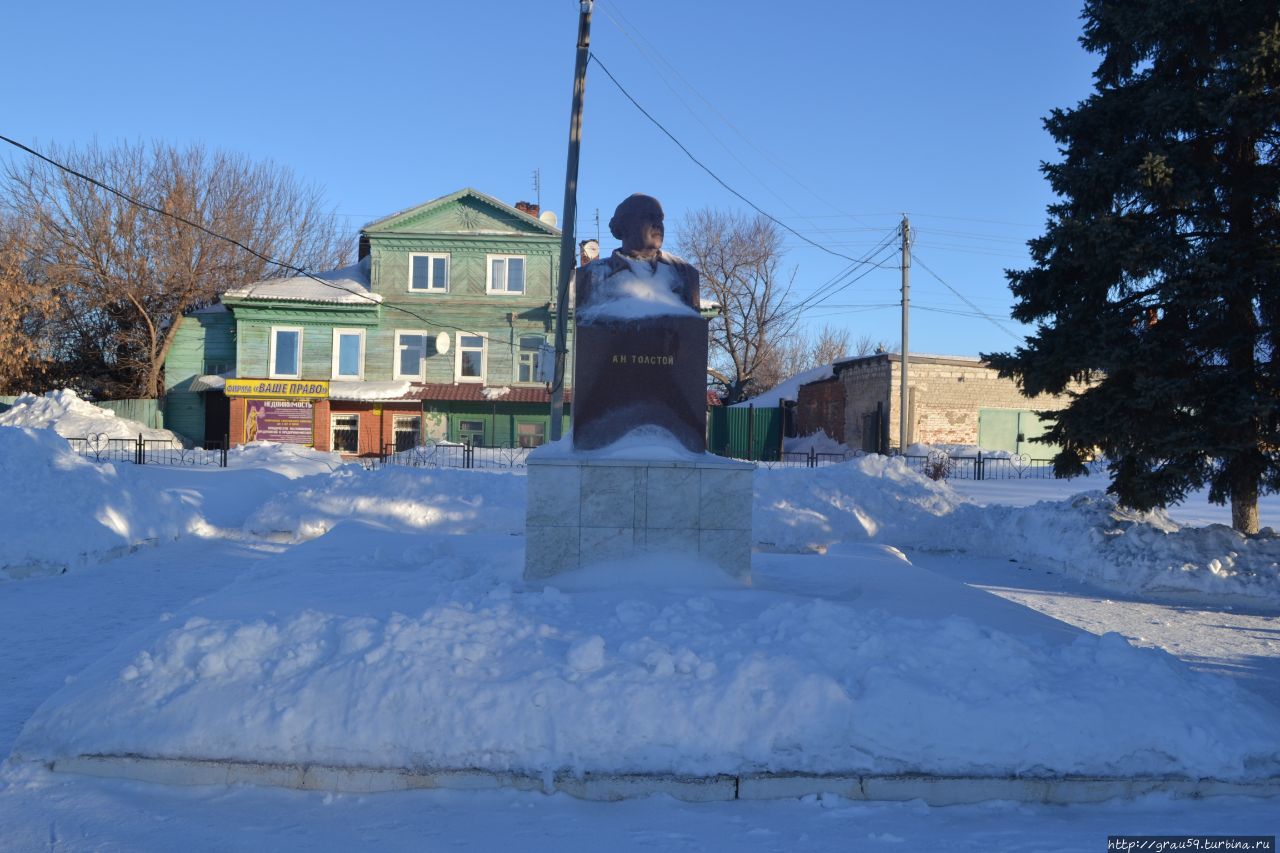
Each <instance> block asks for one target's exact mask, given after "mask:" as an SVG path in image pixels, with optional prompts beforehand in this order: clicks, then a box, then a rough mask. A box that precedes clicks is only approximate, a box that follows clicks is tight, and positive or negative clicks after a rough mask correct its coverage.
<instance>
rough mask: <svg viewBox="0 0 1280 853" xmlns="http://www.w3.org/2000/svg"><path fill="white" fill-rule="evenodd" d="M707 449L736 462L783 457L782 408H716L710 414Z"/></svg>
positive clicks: (708, 415) (708, 416)
mask: <svg viewBox="0 0 1280 853" xmlns="http://www.w3.org/2000/svg"><path fill="white" fill-rule="evenodd" d="M707 450H709V451H711V452H712V453H715V454H717V455H719V456H730V457H732V458H734V459H761V460H774V459H779V458H781V455H782V409H780V408H779V407H777V406H766V407H759V408H757V407H755V406H744V407H741V408H736V407H726V406H715V407H713V408H712V409H711V410H710V411H709V412H708V414H707Z"/></svg>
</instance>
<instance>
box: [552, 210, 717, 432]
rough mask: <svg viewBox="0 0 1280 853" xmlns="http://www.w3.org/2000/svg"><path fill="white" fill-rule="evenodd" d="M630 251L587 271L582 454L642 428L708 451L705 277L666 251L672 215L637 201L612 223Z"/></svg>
mask: <svg viewBox="0 0 1280 853" xmlns="http://www.w3.org/2000/svg"><path fill="white" fill-rule="evenodd" d="M609 232H610V233H611V234H613V236H614V237H616V238H617V239H619V240H621V241H622V246H621V248H619V249H617V250H616V251H614V253H613V254H612V255H610V256H609V257H607V258H598V259H597V260H594V261H592V262H590V263H588V264H586V265H584V266H583V267H581V268H580V269H579V270H578V273H577V276H576V281H577V287H576V293H575V299H576V304H575V308H574V326H575V330H574V339H575V341H576V344H575V350H574V398H573V446H574V448H575V449H578V450H595V449H599V448H602V447H605V446H608V445H609V444H612V443H613V442H615V441H617V440H618V439H619V438H621V437H622V436H624V435H626V434H627V433H628V432H630V431H632V430H633V429H635V428H636V427H641V426H654V427H660V428H662V429H665V430H666V431H667V432H669V433H670V434H671V435H672V436H673V437H674V438H675V440H676V441H677V442H678V443H679V444H680V445H681V446H682V447H684V449H686V450H689V451H691V452H694V453H704V452H705V451H706V407H707V397H706V369H707V321H706V320H705V319H703V317H702V315H701V314H700V313H699V311H698V307H699V304H700V302H699V298H698V271H697V270H696V269H695V268H694V267H693V266H691V265H690V264H688V263H686V262H685V261H683V260H681V259H680V258H677V257H675V256H674V255H670V254H668V253H666V252H664V251H662V240H663V237H664V236H665V229H664V227H663V212H662V205H661V204H659V203H658V200H657V199H655V198H653V197H652V196H647V195H642V194H639V193H637V194H635V195H632V196H629V197H628V198H627V199H626V200H624V201H623V202H622V203H621V204H619V205H618V208H617V210H616V211H615V212H614V214H613V218H612V219H610V220H609Z"/></svg>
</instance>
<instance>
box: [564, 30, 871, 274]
mask: <svg viewBox="0 0 1280 853" xmlns="http://www.w3.org/2000/svg"><path fill="white" fill-rule="evenodd" d="M590 58H591V61H592V62H594V63H595V64H596V65H599V66H600V70H601V71H603V72H604V73H605V76H607V77H608V78H609V80H610V81H611V82H612V83H613V85H614V86H616V87H617V88H618V91H619V92H621V93H622V94H623V96H624V97H625V98H626V99H627V100H628V101H630V102H631V104H632V106H634V107H635V108H636V109H637V110H639V111H640V113H641V115H643V116H644V117H645V118H647V119H648V120H649V121H651V122H652V123H653V125H654V126H655V127H657V128H658V130H661V131H662V132H663V133H664V134H666V136H667V138H668V139H670V140H671V141H672V142H674V143H675V144H676V147H677V148H679V149H680V150H681V151H683V152H684V154H685V156H686V157H688V158H689V159H690V160H692V161H693V163H694V165H696V166H697V167H698V168H700V169H702V171H704V172H706V173H707V174H708V175H710V176H711V177H712V178H713V179H714V180H715V182H716V183H718V184H719V185H720V186H722V187H724V188H725V189H726V190H728V191H729V192H731V193H732V194H733V195H735V196H737V197H738V198H739V199H741V200H742V201H743V202H744V203H745V204H746V205H747V206H748V207H750V208H751V209H752V210H754V211H755V212H756V213H758V214H760V215H761V216H763V217H764V218H765V219H768V220H769V221H770V222H772V223H774V224H775V225H777V226H778V227H779V228H782V229H783V230H785V231H788V232H790V233H791V234H794V235H795V236H796V237H799V238H800V239H801V240H803V241H804V242H806V243H808V244H809V245H810V246H813V247H814V248H816V249H821V250H822V251H824V252H826V253H827V254H829V255H835V256H836V257H837V258H844V259H845V260H846V261H851V262H853V263H855V264H862V263H866V261H862V260H859V259H858V258H853V257H850V256H849V255H845V254H842V253H840V252H837V251H835V250H834V249H830V248H828V247H827V246H824V245H822V244H821V243H818V242H816V241H814V240H811V239H809V238H808V237H806V236H805V235H804V234H802V233H801V232H799V231H797V230H796V229H794V228H792V227H791V226H790V225H788V224H786V223H785V222H783V221H782V220H780V219H778V218H777V217H776V216H773V215H771V214H769V213H767V212H765V211H764V210H763V209H762V208H761V207H760V206H759V205H757V204H756V203H755V202H753V201H752V200H751V199H749V198H747V197H746V196H744V195H743V194H742V193H740V192H738V191H737V190H735V189H734V188H733V187H731V186H729V184H727V183H726V182H725V181H724V179H723V178H721V177H720V176H719V175H717V174H716V173H715V172H713V171H711V169H710V168H709V167H708V166H707V165H706V164H705V163H703V162H702V161H701V160H699V159H698V158H697V157H695V156H693V152H691V151H690V150H689V149H688V148H686V147H685V145H684V143H683V142H681V141H680V140H679V139H677V138H676V137H675V135H674V134H673V133H672V132H671V131H669V130H667V129H666V127H664V126H663V124H662V122H660V121H658V120H657V119H656V118H654V117H653V115H651V114H650V113H649V111H648V110H646V109H645V108H644V107H642V106H641V105H640V102H639V101H637V100H636V99H635V98H633V97H632V96H631V93H630V92H628V91H627V90H626V88H624V87H623V85H622V84H621V83H619V82H618V78H616V77H614V76H613V73H612V72H610V71H609V69H608V67H607V66H606V65H605V64H604V63H603V62H601V61H600V57H599V56H597V55H596V54H595V52H594V51H593V52H592V53H591V55H590Z"/></svg>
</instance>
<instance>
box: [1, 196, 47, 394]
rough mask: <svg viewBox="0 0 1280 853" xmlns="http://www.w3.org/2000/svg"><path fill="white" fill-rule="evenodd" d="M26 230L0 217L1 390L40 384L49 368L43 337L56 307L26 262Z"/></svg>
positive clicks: (9, 391)
mask: <svg viewBox="0 0 1280 853" xmlns="http://www.w3.org/2000/svg"><path fill="white" fill-rule="evenodd" d="M22 238H23V234H22V232H21V231H20V230H19V229H18V228H17V226H16V225H15V223H13V222H12V221H11V220H7V219H3V220H0V393H4V394H18V393H21V392H23V391H26V390H29V389H31V388H33V387H37V386H38V385H39V384H40V383H41V381H42V379H43V377H44V376H45V375H46V374H47V373H48V370H49V357H48V353H47V352H43V351H42V350H41V347H40V341H41V340H42V338H43V337H44V334H43V332H44V328H45V324H46V323H47V321H48V317H49V314H50V312H51V310H52V308H53V300H52V292H51V291H50V289H49V288H48V287H47V286H46V284H45V283H44V282H42V281H40V280H39V279H38V278H34V277H33V276H32V275H31V274H30V270H29V268H28V267H27V266H26V265H24V263H23V260H24V258H25V252H24V250H23V246H24V241H23V239H22Z"/></svg>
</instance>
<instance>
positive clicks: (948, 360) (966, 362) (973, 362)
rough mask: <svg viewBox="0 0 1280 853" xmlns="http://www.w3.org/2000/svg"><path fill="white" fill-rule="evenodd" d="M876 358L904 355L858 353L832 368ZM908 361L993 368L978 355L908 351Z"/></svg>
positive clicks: (838, 370)
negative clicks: (931, 353)
mask: <svg viewBox="0 0 1280 853" xmlns="http://www.w3.org/2000/svg"><path fill="white" fill-rule="evenodd" d="M876 359H883V360H885V361H901V360H902V355H901V354H900V353H896V352H878V353H872V354H871V355H857V356H853V357H851V358H842V359H840V360H839V361H837V362H836V363H835V364H833V365H832V366H831V367H832V369H834V370H835V372H836V373H839V372H840V371H841V370H843V369H844V368H846V367H851V366H853V365H855V364H860V363H866V362H869V361H874V360H876ZM907 363H908V365H910V364H914V363H920V364H949V365H954V366H956V367H986V368H989V369H990V368H991V365H990V364H988V363H987V362H985V361H983V360H982V359H981V358H978V357H977V356H972V355H930V354H929V353H923V352H918V353H917V352H913V353H908V354H907Z"/></svg>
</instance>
